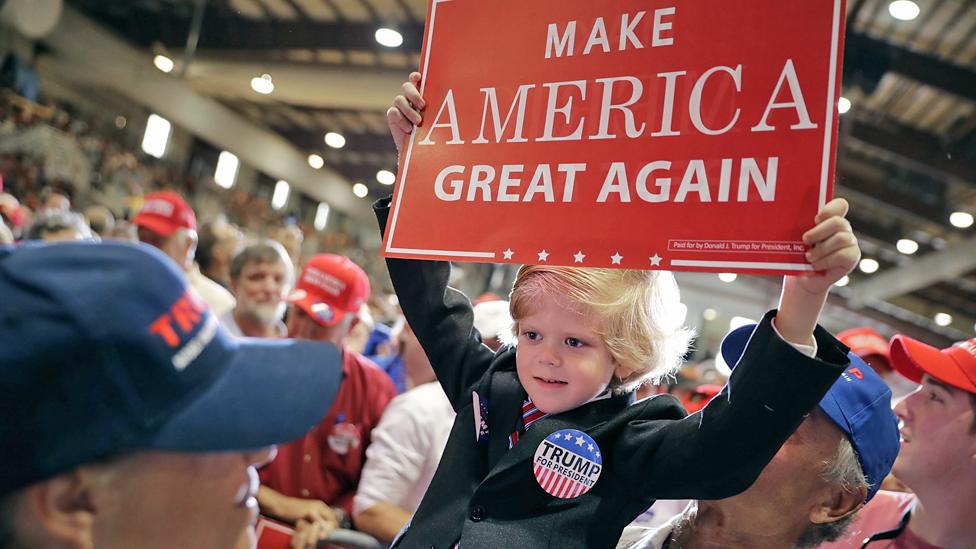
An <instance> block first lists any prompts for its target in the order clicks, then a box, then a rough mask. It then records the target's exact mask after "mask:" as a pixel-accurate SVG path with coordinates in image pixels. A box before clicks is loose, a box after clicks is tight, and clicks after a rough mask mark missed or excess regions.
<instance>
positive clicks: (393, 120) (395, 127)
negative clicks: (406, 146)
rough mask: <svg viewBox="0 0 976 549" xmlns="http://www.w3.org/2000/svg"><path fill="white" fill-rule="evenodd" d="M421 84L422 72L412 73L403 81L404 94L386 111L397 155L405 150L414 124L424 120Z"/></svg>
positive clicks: (395, 99) (397, 97)
mask: <svg viewBox="0 0 976 549" xmlns="http://www.w3.org/2000/svg"><path fill="white" fill-rule="evenodd" d="M419 84H420V73H419V72H412V73H410V77H409V79H408V80H407V81H406V82H404V83H403V95H398V96H396V98H394V99H393V106H392V107H390V108H389V109H387V111H386V121H387V123H388V124H389V125H390V133H391V134H392V135H393V143H394V144H395V145H396V149H397V155H399V154H400V153H401V152H402V151H403V143H404V141H406V139H407V136H408V135H410V134H411V133H413V128H414V126H418V125H420V122H421V121H422V120H423V119H422V118H421V116H420V111H422V110H424V107H425V106H426V104H425V103H424V98H423V97H421V96H420V90H419V89H417V86H418V85H419Z"/></svg>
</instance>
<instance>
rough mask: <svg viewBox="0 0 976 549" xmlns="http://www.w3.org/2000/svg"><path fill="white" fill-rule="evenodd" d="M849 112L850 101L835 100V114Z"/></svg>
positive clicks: (843, 99)
mask: <svg viewBox="0 0 976 549" xmlns="http://www.w3.org/2000/svg"><path fill="white" fill-rule="evenodd" d="M849 110H851V100H850V99H848V98H846V97H841V98H840V99H838V100H837V112H839V113H840V114H844V113H846V112H847V111H849Z"/></svg>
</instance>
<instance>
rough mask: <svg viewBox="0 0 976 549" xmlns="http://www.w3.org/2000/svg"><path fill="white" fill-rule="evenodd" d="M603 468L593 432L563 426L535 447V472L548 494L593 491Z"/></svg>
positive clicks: (566, 495) (572, 494)
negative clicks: (592, 436)
mask: <svg viewBox="0 0 976 549" xmlns="http://www.w3.org/2000/svg"><path fill="white" fill-rule="evenodd" d="M602 470H603V456H602V455H601V454H600V447H599V446H597V445H596V441H594V440H593V439H592V438H591V437H590V435H588V434H586V433H584V432H583V431H579V430H576V429H562V430H560V431H556V432H555V433H552V434H550V435H549V436H547V437H546V438H545V439H544V440H543V441H542V442H541V443H540V444H539V447H538V448H536V450H535V458H534V459H533V460H532V472H533V473H534V474H535V481H536V482H538V483H539V486H540V487H542V489H543V490H545V491H546V492H547V493H548V494H549V495H552V496H555V497H557V498H563V499H568V498H575V497H579V496H581V495H583V494H585V493H587V492H589V491H590V488H593V486H594V485H595V484H596V481H597V479H599V478H600V471H602Z"/></svg>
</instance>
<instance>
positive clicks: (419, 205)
mask: <svg viewBox="0 0 976 549" xmlns="http://www.w3.org/2000/svg"><path fill="white" fill-rule="evenodd" d="M844 12H845V7H844V1H843V0H827V1H823V2H782V1H781V0H744V1H741V2H734V3H730V2H727V1H722V0H699V1H697V2H676V1H675V0H659V1H653V2H648V1H647V0H641V1H637V0H619V1H614V2H593V1H592V0H558V1H557V0H534V1H533V2H524V1H521V0H494V1H492V2H484V1H478V0H432V3H431V4H430V5H429V7H428V14H427V29H426V33H425V36H424V48H423V52H422V60H423V65H422V67H421V72H422V75H423V80H422V82H421V93H422V94H423V96H424V98H425V100H426V109H425V110H424V113H423V115H424V122H423V124H422V125H421V126H420V127H419V128H417V129H416V130H415V131H414V132H413V134H412V135H411V138H410V140H409V141H408V143H407V145H406V147H405V150H404V151H403V154H402V157H401V166H400V178H399V181H398V183H397V187H396V190H395V192H394V200H393V212H392V213H391V215H390V220H389V223H388V226H387V231H386V238H385V241H384V247H383V253H384V255H386V256H389V257H405V258H428V259H452V260H462V261H486V262H499V263H550V264H554V265H571V266H585V267H620V268H636V269H654V268H657V269H673V270H705V271H709V270H710V271H739V272H765V273H796V272H798V271H809V270H810V266H809V265H808V264H807V263H806V261H805V259H804V255H803V252H804V245H803V243H802V240H801V235H802V234H803V232H805V231H806V230H808V229H810V228H811V227H812V226H813V218H814V216H815V215H816V212H817V211H818V210H819V208H820V207H822V206H823V204H825V203H826V201H827V200H829V198H830V197H831V194H832V190H833V166H834V145H835V140H836V131H837V124H836V117H837V111H836V102H837V97H838V90H839V85H840V82H839V78H840V77H839V75H840V71H841V66H840V61H841V57H842V43H841V41H842V37H843V25H844Z"/></svg>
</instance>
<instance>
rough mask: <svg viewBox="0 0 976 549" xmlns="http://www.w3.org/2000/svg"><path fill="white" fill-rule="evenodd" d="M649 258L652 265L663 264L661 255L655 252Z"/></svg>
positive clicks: (658, 265)
mask: <svg viewBox="0 0 976 549" xmlns="http://www.w3.org/2000/svg"><path fill="white" fill-rule="evenodd" d="M649 259H650V260H651V265H653V266H654V267H660V266H661V256H659V255H657V254H654V255H652V256H651V257H650V258H649Z"/></svg>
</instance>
